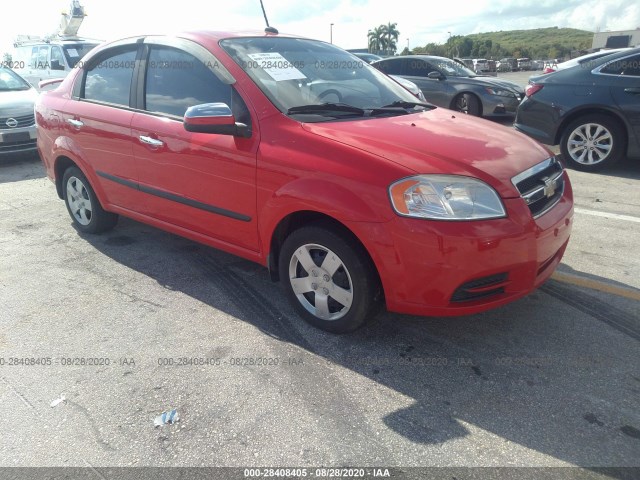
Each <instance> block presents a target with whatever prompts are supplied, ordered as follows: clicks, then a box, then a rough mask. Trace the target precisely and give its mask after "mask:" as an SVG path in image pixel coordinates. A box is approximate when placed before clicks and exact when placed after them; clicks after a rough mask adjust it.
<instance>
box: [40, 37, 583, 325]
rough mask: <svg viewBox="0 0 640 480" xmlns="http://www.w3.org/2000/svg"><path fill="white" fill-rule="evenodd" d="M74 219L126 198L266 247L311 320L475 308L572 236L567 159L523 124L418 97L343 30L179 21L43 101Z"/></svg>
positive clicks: (193, 235) (143, 210) (95, 222)
mask: <svg viewBox="0 0 640 480" xmlns="http://www.w3.org/2000/svg"><path fill="white" fill-rule="evenodd" d="M36 120H37V125H38V149H39V152H40V154H41V157H42V159H43V162H44V164H45V166H46V169H47V173H48V175H49V177H50V178H51V180H53V182H54V183H55V185H56V187H57V192H58V195H59V196H60V198H62V199H64V201H65V203H66V205H67V209H68V211H69V214H70V215H71V218H72V220H73V223H74V225H75V227H76V228H77V229H78V230H79V231H82V232H87V233H99V232H103V231H105V230H108V229H110V228H113V227H114V226H115V224H116V222H117V218H118V215H125V216H127V217H130V218H133V219H135V220H138V221H141V222H144V223H148V224H150V225H153V226H156V227H158V228H161V229H164V230H167V231H170V232H173V233H176V234H178V235H182V236H185V237H188V238H190V239H193V240H195V241H198V242H202V243H204V244H207V245H210V246H212V247H215V248H219V249H221V250H225V251H227V252H230V253H233V254H235V255H239V256H241V257H243V258H246V259H249V260H252V261H255V262H258V263H260V264H262V265H265V266H267V267H268V269H269V271H270V273H271V276H272V278H273V279H274V280H277V279H280V280H281V281H282V282H283V284H284V287H285V290H286V294H287V296H288V297H289V299H290V300H291V302H292V303H293V305H294V306H295V307H296V308H297V310H298V311H299V312H300V314H301V315H302V316H303V317H304V318H306V319H307V320H308V321H309V322H310V323H312V324H313V325H315V326H317V327H319V328H322V329H325V330H329V331H333V332H345V331H349V330H353V329H355V328H357V327H358V326H360V325H362V324H363V323H364V322H365V320H366V319H367V318H369V317H371V316H372V315H374V314H375V312H376V311H377V309H378V307H379V306H380V305H381V304H382V303H383V302H384V303H386V307H387V308H388V309H389V310H391V311H395V312H403V313H410V314H418V315H460V314H471V313H477V312H480V311H483V310H486V309H489V308H493V307H497V306H499V305H503V304H505V303H508V302H511V301H513V300H515V299H517V298H519V297H522V296H524V295H526V294H527V293H529V292H531V291H532V290H533V289H535V288H536V287H537V286H539V285H540V284H541V283H542V282H544V281H545V280H546V279H547V278H548V277H549V276H550V275H551V273H552V272H553V270H554V269H555V267H556V266H557V265H558V263H559V262H560V260H561V258H562V255H563V253H564V251H565V248H566V246H567V242H568V240H569V234H570V230H571V221H572V215H573V199H572V191H571V185H570V183H569V179H568V177H567V175H566V173H565V172H564V170H563V168H562V165H561V164H560V163H559V162H558V161H557V160H556V158H555V157H554V156H553V155H552V154H551V153H550V152H549V151H548V150H546V149H545V148H543V147H542V146H540V145H539V144H537V143H536V142H534V141H533V140H530V139H528V138H527V137H525V136H523V135H521V134H519V133H517V132H515V131H513V130H512V129H509V128H506V127H502V126H499V125H496V124H494V123H490V122H488V121H485V120H480V119H477V118H470V117H468V116H465V115H463V114H460V113H457V112H453V111H450V110H445V109H441V108H435V107H433V106H432V105H429V104H424V103H420V102H418V101H417V99H416V98H415V97H414V96H412V95H411V93H409V92H408V91H406V90H404V89H403V87H401V86H400V85H398V84H397V83H395V82H394V81H392V80H391V79H389V78H388V77H386V76H385V75H384V74H382V73H380V72H378V71H377V70H376V69H374V68H372V67H370V66H368V65H367V64H366V63H365V62H362V61H361V60H360V59H358V58H357V57H354V56H352V55H351V54H349V53H347V52H345V51H344V50H341V49H339V48H337V47H335V46H334V45H330V44H327V43H324V42H320V41H314V40H309V39H304V38H296V37H291V36H285V35H278V34H273V33H253V34H230V33H214V32H196V33H185V34H182V35H178V36H170V37H169V36H167V37H163V36H147V37H136V38H128V39H124V40H120V41H117V42H113V43H109V44H105V45H102V46H101V47H98V48H96V49H95V50H94V51H93V52H92V53H91V54H90V55H89V56H87V57H85V58H84V59H83V62H82V63H81V64H80V65H78V68H77V69H76V70H75V71H74V72H72V73H71V74H70V75H69V76H68V77H67V78H66V79H65V80H64V81H63V82H62V83H61V84H60V86H59V87H58V88H57V89H55V90H52V91H49V92H47V93H44V94H42V95H41V96H40V99H39V101H38V103H37V105H36Z"/></svg>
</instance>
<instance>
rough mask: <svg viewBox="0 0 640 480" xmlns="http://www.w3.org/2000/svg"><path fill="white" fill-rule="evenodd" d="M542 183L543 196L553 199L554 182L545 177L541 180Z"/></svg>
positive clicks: (554, 191)
mask: <svg viewBox="0 0 640 480" xmlns="http://www.w3.org/2000/svg"><path fill="white" fill-rule="evenodd" d="M542 181H543V182H544V196H545V197H547V198H551V197H553V195H554V194H555V193H556V181H555V180H551V179H550V178H549V177H545V178H543V179H542Z"/></svg>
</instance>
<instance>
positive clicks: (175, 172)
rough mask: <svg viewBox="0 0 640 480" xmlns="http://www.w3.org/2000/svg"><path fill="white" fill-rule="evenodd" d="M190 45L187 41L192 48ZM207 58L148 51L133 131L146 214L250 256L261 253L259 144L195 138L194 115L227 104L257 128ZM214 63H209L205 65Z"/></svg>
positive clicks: (174, 51)
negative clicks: (189, 116) (189, 122)
mask: <svg viewBox="0 0 640 480" xmlns="http://www.w3.org/2000/svg"><path fill="white" fill-rule="evenodd" d="M185 42H186V40H185ZM199 55H200V58H196V56H194V55H192V54H191V53H188V52H187V51H185V50H183V49H180V48H177V47H175V46H172V47H169V46H162V45H156V44H152V45H150V46H149V47H148V52H147V58H146V65H147V68H146V73H145V75H144V77H143V76H140V78H141V81H143V82H144V89H142V88H139V90H138V91H140V92H144V93H143V94H142V97H143V98H141V99H139V105H138V107H139V110H144V112H139V113H135V114H134V117H133V123H132V135H133V140H134V142H133V153H134V156H135V158H136V162H137V165H138V168H139V172H140V189H141V191H143V192H144V193H146V198H147V201H146V202H145V205H146V207H145V208H146V212H145V213H146V214H147V215H149V216H151V217H154V218H156V219H158V220H161V221H163V222H167V223H170V224H172V225H176V226H178V227H182V228H184V229H187V230H190V231H194V232H197V233H200V234H204V235H207V236H209V237H212V238H215V239H218V240H220V241H223V242H226V243H229V244H233V245H236V246H239V247H242V248H245V249H248V250H251V251H258V250H259V245H258V234H257V219H256V157H257V149H258V136H257V134H256V133H254V134H253V135H252V137H251V138H240V137H234V136H231V135H217V134H206V133H192V132H187V131H186V130H185V129H184V125H183V121H182V118H183V116H184V113H185V111H186V110H187V108H188V107H191V106H194V105H199V104H203V103H215V102H222V103H225V104H227V105H229V106H230V107H231V108H232V111H233V113H234V115H235V117H236V119H237V120H238V121H242V122H243V123H249V124H250V123H251V115H250V113H249V110H248V108H247V105H246V103H245V102H244V101H243V100H242V98H241V96H240V95H239V94H238V92H237V91H236V90H235V88H234V87H233V86H232V85H230V84H229V83H225V82H224V81H222V80H221V79H220V78H218V76H216V75H215V74H214V73H213V70H212V69H211V68H209V67H208V66H207V65H212V64H214V63H216V62H217V60H216V59H215V57H213V56H212V55H210V54H208V53H199ZM206 55H210V58H203V56H205V57H206Z"/></svg>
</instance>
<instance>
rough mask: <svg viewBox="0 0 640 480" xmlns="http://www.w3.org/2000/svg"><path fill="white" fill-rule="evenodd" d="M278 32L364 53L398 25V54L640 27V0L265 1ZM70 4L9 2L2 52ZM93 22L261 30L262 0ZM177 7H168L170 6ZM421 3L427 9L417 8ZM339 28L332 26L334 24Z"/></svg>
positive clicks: (97, 5)
mask: <svg viewBox="0 0 640 480" xmlns="http://www.w3.org/2000/svg"><path fill="white" fill-rule="evenodd" d="M263 1H264V4H265V8H266V10H267V16H268V18H269V22H270V24H271V25H272V26H275V27H276V28H278V29H279V30H280V31H281V32H283V33H290V34H296V35H303V36H306V37H309V38H316V39H319V40H325V41H329V40H330V36H331V31H332V32H333V43H335V44H337V45H339V46H340V47H342V48H346V49H349V48H366V46H367V31H368V30H370V29H372V28H374V27H376V26H379V25H380V24H386V23H388V22H393V23H397V28H398V30H399V31H400V38H399V41H398V47H399V49H400V50H401V49H403V48H404V47H405V46H407V45H409V47H410V48H413V47H416V46H424V45H425V44H427V43H429V42H436V43H444V42H445V41H446V40H447V38H448V37H449V32H450V33H451V35H467V34H470V33H479V32H491V31H499V30H514V29H529V28H539V27H552V26H557V27H572V28H579V29H584V30H590V31H596V30H600V31H605V30H632V29H635V28H638V27H640V3H639V2H637V0H537V1H535V2H532V1H531V0H447V1H433V0H431V1H427V2H424V1H419V2H414V1H404V0H396V1H389V0H311V1H309V0H307V1H304V0H263ZM69 3H70V2H69V1H68V0H21V1H18V2H9V1H6V0H5V1H3V2H2V6H0V18H2V20H3V21H2V29H0V53H4V52H9V53H10V52H11V51H12V50H13V40H14V38H15V37H16V35H20V34H22V35H46V34H48V33H53V32H54V31H55V30H56V29H57V26H58V24H59V19H60V12H62V11H63V10H66V9H68V8H69ZM81 3H82V4H83V5H84V6H85V8H86V10H87V13H88V14H89V16H88V17H87V18H86V19H85V21H84V23H83V25H82V27H81V29H80V32H79V33H80V35H82V36H85V37H90V38H96V39H101V40H115V39H118V38H122V37H126V36H131V35H140V34H167V33H172V32H178V31H182V30H200V29H207V30H226V31H228V30H247V29H250V30H262V29H263V28H264V26H265V25H264V19H263V16H262V10H261V9H260V1H259V0H226V1H221V0H180V1H179V2H169V1H166V2H161V1H158V0H155V1H151V0H126V1H125V0H81ZM169 3H175V4H176V5H177V7H175V8H174V9H169V8H167V7H166V6H165V5H168V4H169ZM416 5H422V6H421V7H419V8H416ZM332 23H333V27H331V24H332Z"/></svg>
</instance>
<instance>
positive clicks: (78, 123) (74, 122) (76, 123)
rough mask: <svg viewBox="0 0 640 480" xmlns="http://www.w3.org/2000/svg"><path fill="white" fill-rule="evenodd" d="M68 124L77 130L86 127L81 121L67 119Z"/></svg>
mask: <svg viewBox="0 0 640 480" xmlns="http://www.w3.org/2000/svg"><path fill="white" fill-rule="evenodd" d="M67 123H68V124H69V125H71V126H72V127H76V128H81V127H83V126H84V123H82V122H81V121H80V120H74V119H73V118H69V119H67Z"/></svg>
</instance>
